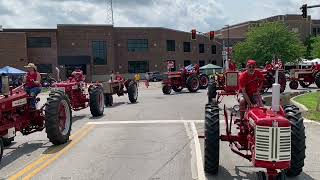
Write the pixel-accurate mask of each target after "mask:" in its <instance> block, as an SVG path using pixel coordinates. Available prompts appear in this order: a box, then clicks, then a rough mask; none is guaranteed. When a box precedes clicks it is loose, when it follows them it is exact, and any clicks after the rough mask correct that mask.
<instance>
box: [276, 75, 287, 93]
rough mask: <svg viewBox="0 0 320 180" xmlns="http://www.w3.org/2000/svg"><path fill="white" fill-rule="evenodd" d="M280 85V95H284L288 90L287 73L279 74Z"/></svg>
mask: <svg viewBox="0 0 320 180" xmlns="http://www.w3.org/2000/svg"><path fill="white" fill-rule="evenodd" d="M278 81H279V84H280V93H283V92H284V91H285V90H286V86H287V79H286V75H285V73H279V79H278Z"/></svg>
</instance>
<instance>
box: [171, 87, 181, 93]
mask: <svg viewBox="0 0 320 180" xmlns="http://www.w3.org/2000/svg"><path fill="white" fill-rule="evenodd" d="M182 89H183V88H182V87H181V86H180V87H177V86H172V90H173V91H174V92H181V91H182Z"/></svg>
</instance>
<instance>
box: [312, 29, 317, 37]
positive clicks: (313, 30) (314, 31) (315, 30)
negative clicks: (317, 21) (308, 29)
mask: <svg viewBox="0 0 320 180" xmlns="http://www.w3.org/2000/svg"><path fill="white" fill-rule="evenodd" d="M312 34H313V35H314V36H316V35H317V28H313V29H312Z"/></svg>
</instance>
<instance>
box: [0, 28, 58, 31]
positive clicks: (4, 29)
mask: <svg viewBox="0 0 320 180" xmlns="http://www.w3.org/2000/svg"><path fill="white" fill-rule="evenodd" d="M0 32H57V29H53V28H52V29H41V28H40V29H22V28H9V29H8V28H3V29H2V31H0Z"/></svg>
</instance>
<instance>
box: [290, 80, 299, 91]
mask: <svg viewBox="0 0 320 180" xmlns="http://www.w3.org/2000/svg"><path fill="white" fill-rule="evenodd" d="M289 86H290V88H291V89H298V87H299V83H298V81H295V80H293V81H290V83H289Z"/></svg>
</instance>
